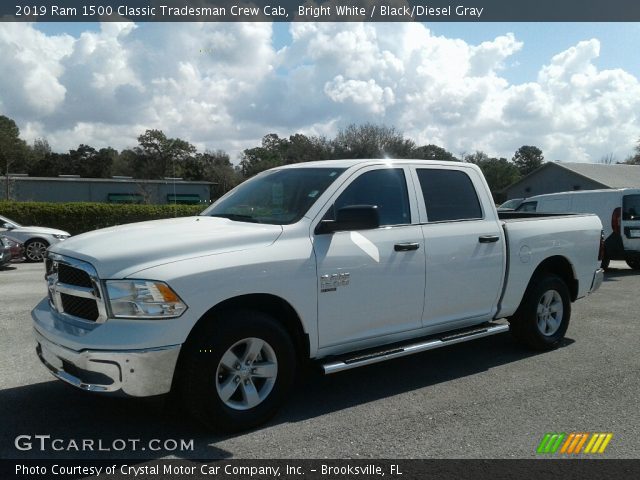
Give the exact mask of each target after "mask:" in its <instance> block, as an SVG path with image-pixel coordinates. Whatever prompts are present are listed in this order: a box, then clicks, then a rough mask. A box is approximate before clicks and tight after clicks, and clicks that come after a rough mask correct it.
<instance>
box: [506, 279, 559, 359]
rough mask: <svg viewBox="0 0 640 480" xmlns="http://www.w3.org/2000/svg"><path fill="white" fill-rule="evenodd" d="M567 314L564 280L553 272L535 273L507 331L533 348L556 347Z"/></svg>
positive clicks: (547, 348) (545, 348) (548, 348)
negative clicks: (509, 329)
mask: <svg viewBox="0 0 640 480" xmlns="http://www.w3.org/2000/svg"><path fill="white" fill-rule="evenodd" d="M570 318H571V298H570V297H569V289H568V288H567V284H566V283H565V282H564V280H562V278H560V277H559V276H557V275H554V274H550V273H543V274H538V275H536V276H535V277H533V278H532V279H531V282H530V283H529V286H528V287H527V290H526V292H525V296H524V298H523V299H522V303H521V304H520V306H519V307H518V310H517V311H516V313H515V314H514V316H513V317H512V318H511V319H510V322H511V333H512V334H513V335H514V337H515V338H516V339H518V340H519V341H520V342H522V343H524V344H525V345H527V346H528V347H530V348H532V349H534V350H551V349H553V348H556V347H557V346H558V345H559V344H560V342H561V341H562V339H563V338H564V335H565V333H566V332H567V328H568V327H569V320H570Z"/></svg>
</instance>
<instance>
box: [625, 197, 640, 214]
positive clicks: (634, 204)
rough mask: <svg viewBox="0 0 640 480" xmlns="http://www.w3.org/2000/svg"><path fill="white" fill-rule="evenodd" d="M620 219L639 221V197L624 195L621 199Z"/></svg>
mask: <svg viewBox="0 0 640 480" xmlns="http://www.w3.org/2000/svg"><path fill="white" fill-rule="evenodd" d="M622 219H623V220H640V195H625V196H624V197H623V198H622Z"/></svg>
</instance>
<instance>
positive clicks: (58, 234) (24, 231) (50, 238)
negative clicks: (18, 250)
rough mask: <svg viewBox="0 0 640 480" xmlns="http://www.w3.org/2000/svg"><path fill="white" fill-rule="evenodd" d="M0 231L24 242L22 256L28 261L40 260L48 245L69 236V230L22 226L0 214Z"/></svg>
mask: <svg viewBox="0 0 640 480" xmlns="http://www.w3.org/2000/svg"><path fill="white" fill-rule="evenodd" d="M0 233H6V234H7V235H9V236H10V237H11V238H14V239H16V240H17V241H18V242H20V243H22V244H24V256H25V257H26V259H27V261H28V262H41V261H42V260H43V259H44V252H45V250H46V249H47V247H48V246H49V245H53V244H54V243H58V242H60V241H62V240H65V239H67V238H69V237H70V236H71V234H70V233H69V232H65V231H64V230H57V229H55V228H47V227H23V226H22V225H20V224H19V223H17V222H14V221H13V220H10V219H8V218H7V217H3V216H2V215H0Z"/></svg>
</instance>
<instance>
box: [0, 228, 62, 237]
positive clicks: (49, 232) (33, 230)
mask: <svg viewBox="0 0 640 480" xmlns="http://www.w3.org/2000/svg"><path fill="white" fill-rule="evenodd" d="M10 232H17V233H33V234H39V235H43V234H45V235H71V234H70V233H69V232H65V231H64V230H58V229H57V228H47V227H18V228H14V229H13V230H8V231H7V232H6V233H7V234H9V235H10Z"/></svg>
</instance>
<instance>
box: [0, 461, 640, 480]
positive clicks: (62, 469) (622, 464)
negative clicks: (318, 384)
mask: <svg viewBox="0 0 640 480" xmlns="http://www.w3.org/2000/svg"><path fill="white" fill-rule="evenodd" d="M0 478H1V479H3V480H4V479H9V478H15V479H59V480H75V479H82V478H99V479H105V480H106V479H109V480H111V479H112V480H125V479H126V480H129V479H136V480H150V479H157V480H159V479H171V480H173V479H175V480H183V479H184V480H186V479H205V480H222V479H224V480H236V479H243V480H244V479H251V480H267V479H268V480H272V479H287V480H288V479H291V480H296V479H297V480H302V479H304V480H329V479H331V480H342V479H344V480H349V479H356V478H357V479H378V478H380V479H382V478H384V479H394V480H396V479H400V480H410V479H434V480H435V479H437V480H440V479H443V480H448V479H451V480H453V479H455V480H467V479H469V480H478V479H485V478H486V479H491V480H502V479H505V480H506V479H518V480H527V479H536V480H537V479H545V480H547V479H558V480H571V479H580V480H590V479H610V478H615V479H627V478H629V479H631V478H633V479H637V478H640V460H590V459H583V460H569V459H541V460H388V459H387V460H377V459H374V460H181V459H176V460H149V461H140V460H120V461H114V460H60V461H56V460H0Z"/></svg>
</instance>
